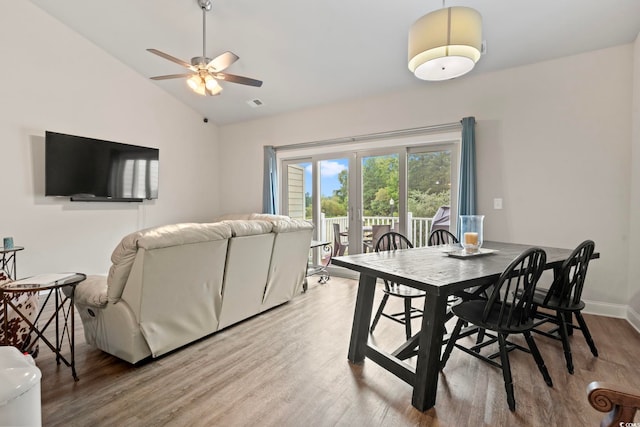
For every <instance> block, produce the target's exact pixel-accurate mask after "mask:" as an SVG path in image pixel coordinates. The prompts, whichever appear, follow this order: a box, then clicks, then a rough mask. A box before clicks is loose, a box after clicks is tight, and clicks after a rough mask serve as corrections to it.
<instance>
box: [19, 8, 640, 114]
mask: <svg viewBox="0 0 640 427" xmlns="http://www.w3.org/2000/svg"><path fill="white" fill-rule="evenodd" d="M31 1H32V2H33V3H34V4H36V5H37V6H39V7H40V8H42V9H44V10H45V11H47V12H48V13H50V14H51V15H52V16H54V17H55V18H57V19H59V20H60V21H61V22H62V23H64V24H65V25H67V26H68V27H70V28H72V29H74V30H75V31H77V32H78V33H80V34H81V35H83V36H84V37H86V38H87V39H89V40H90V41H92V42H93V43H95V44H96V45H98V46H99V47H101V48H102V49H104V50H105V51H107V52H108V53H110V54H111V55H113V56H114V57H116V58H118V59H119V60H120V61H122V62H123V63H125V64H127V65H129V66H130V67H131V68H132V69H134V70H136V71H137V72H139V73H140V74H141V75H142V76H144V77H151V76H157V75H163V74H177V73H183V72H184V69H183V68H181V67H180V66H179V65H177V64H175V63H172V62H169V61H166V60H164V59H162V58H160V57H158V56H156V55H152V54H151V53H149V52H147V51H146V49H147V48H155V49H158V50H161V51H163V52H166V53H169V54H171V55H173V56H175V57H177V58H180V59H183V60H185V61H187V62H189V61H190V59H191V57H194V56H201V55H202V41H203V40H202V11H201V9H200V7H199V6H198V2H197V0H134V1H132V0H109V1H101V2H97V1H87V0H64V1H53V0H31ZM442 5H443V3H442V2H440V1H439V0H375V1H371V0H323V1H307V0H270V1H265V0H213V8H212V10H211V12H208V13H207V41H206V45H207V52H206V53H207V56H209V57H214V56H216V55H218V54H221V53H223V52H225V51H227V50H229V51H232V52H234V53H235V54H237V55H238V56H239V57H240V60H239V61H237V62H236V63H235V64H233V65H232V66H231V67H229V69H228V70H227V71H228V72H229V73H233V74H238V75H242V76H247V77H252V78H256V79H259V80H263V81H264V85H263V86H262V87H261V88H255V87H250V86H243V85H238V84H233V83H229V82H222V86H223V87H224V91H223V92H222V94H221V95H220V96H215V97H203V96H200V95H196V94H195V93H193V92H192V91H191V90H190V89H189V88H188V87H187V85H186V84H185V81H184V79H177V80H163V81H155V82H153V83H151V84H155V85H157V86H158V87H160V88H162V89H163V90H166V91H167V92H169V93H171V94H172V95H173V96H175V97H176V98H177V99H179V100H180V101H182V102H183V103H185V104H187V105H189V106H191V107H192V108H193V109H194V110H196V111H198V112H199V113H201V114H202V115H203V117H208V118H209V120H211V121H212V122H214V123H217V124H226V123H233V122H239V121H244V120H251V119H254V118H259V117H265V116H268V115H273V114H278V113H283V112H286V111H291V110H296V109H303V108H308V107H312V106H317V105H323V104H329V103H333V102H338V101H341V100H346V99H354V98H362V97H366V96H370V95H375V94H380V93H384V92H390V91H396V90H406V89H410V88H419V87H421V86H424V85H434V84H440V83H436V82H424V81H421V80H418V79H416V78H415V77H413V75H412V74H411V73H410V72H409V70H408V69H407V32H408V29H409V27H410V25H411V24H412V23H413V21H415V20H416V19H418V18H419V17H420V16H422V15H424V14H425V13H427V12H430V11H433V10H436V9H438V8H441V7H442ZM445 6H469V7H473V8H475V9H476V10H478V11H479V12H480V13H481V15H482V17H483V39H484V40H485V41H486V45H487V52H486V54H485V55H484V56H483V57H482V58H481V59H480V61H479V62H478V64H477V66H476V68H475V69H474V70H473V71H472V72H471V73H470V74H469V75H472V74H477V73H484V72H488V71H494V70H499V69H504V68H510V67H516V66H520V65H525V64H530V63H534V62H539V61H544V60H548V59H553V58H558V57H562V56H567V55H572V54H577V53H581V52H587V51H591V50H596V49H601V48H606V47H610V46H615V45H620V44H624V43H630V42H632V41H633V40H635V38H636V37H637V36H638V33H639V32H640V0H609V1H598V0H535V1H533V0H467V1H448V2H446V4H445ZM601 65H602V72H603V73H606V71H607V64H601ZM469 75H467V76H463V77H460V79H464V78H469V77H468V76H469ZM255 99H258V100H260V101H261V102H262V103H263V106H261V107H258V108H253V107H251V106H250V105H249V103H248V101H252V100H255Z"/></svg>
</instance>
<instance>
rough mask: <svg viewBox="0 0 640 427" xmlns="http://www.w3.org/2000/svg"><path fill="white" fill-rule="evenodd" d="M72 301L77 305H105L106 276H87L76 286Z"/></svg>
mask: <svg viewBox="0 0 640 427" xmlns="http://www.w3.org/2000/svg"><path fill="white" fill-rule="evenodd" d="M74 301H75V303H76V304H78V305H83V306H91V307H104V306H105V305H107V301H108V300H107V276H87V278H86V280H84V281H83V282H81V283H79V284H78V285H77V286H76V290H75V296H74Z"/></svg>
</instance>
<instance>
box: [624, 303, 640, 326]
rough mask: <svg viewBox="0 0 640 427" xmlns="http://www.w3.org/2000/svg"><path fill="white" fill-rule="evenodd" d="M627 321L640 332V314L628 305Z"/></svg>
mask: <svg viewBox="0 0 640 427" xmlns="http://www.w3.org/2000/svg"><path fill="white" fill-rule="evenodd" d="M627 321H628V322H629V323H630V324H631V326H633V327H634V328H636V331H638V332H640V314H638V312H637V311H635V310H634V309H632V308H631V307H627Z"/></svg>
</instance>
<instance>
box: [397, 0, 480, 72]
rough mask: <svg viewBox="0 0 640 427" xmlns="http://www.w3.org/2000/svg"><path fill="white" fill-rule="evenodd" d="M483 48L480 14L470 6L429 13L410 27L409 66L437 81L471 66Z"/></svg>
mask: <svg viewBox="0 0 640 427" xmlns="http://www.w3.org/2000/svg"><path fill="white" fill-rule="evenodd" d="M481 49H482V17H481V16H480V13H478V11H476V10H475V9H472V8H470V7H461V6H454V7H447V8H443V9H439V10H436V11H434V12H431V13H428V14H426V15H424V16H423V17H421V18H420V19H418V20H417V21H416V22H414V23H413V25H411V29H410V30H409V70H411V72H412V73H414V74H415V76H416V77H417V78H419V79H422V80H430V81H440V80H448V79H453V78H455V77H459V76H462V75H463V74H466V73H468V72H469V71H471V70H472V69H473V67H474V66H475V64H476V62H478V60H479V59H480V51H481Z"/></svg>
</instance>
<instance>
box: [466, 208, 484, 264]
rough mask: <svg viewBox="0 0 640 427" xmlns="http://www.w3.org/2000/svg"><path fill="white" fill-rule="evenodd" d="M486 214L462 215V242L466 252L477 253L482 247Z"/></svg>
mask: <svg viewBox="0 0 640 427" xmlns="http://www.w3.org/2000/svg"><path fill="white" fill-rule="evenodd" d="M483 221H484V215H460V244H461V245H462V247H463V249H464V253H465V254H469V255H470V254H477V253H479V252H480V248H481V247H482V223H483Z"/></svg>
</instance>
